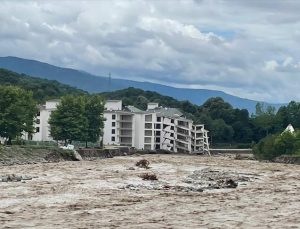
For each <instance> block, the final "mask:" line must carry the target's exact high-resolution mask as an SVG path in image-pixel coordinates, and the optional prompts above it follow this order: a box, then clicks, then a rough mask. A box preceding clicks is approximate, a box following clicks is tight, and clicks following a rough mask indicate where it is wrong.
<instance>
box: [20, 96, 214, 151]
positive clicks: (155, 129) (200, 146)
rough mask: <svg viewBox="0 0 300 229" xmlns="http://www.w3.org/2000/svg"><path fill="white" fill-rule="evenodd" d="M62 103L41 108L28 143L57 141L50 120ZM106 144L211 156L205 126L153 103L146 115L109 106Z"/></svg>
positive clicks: (118, 104)
mask: <svg viewBox="0 0 300 229" xmlns="http://www.w3.org/2000/svg"><path fill="white" fill-rule="evenodd" d="M59 102H60V100H49V101H47V102H46V103H45V104H44V105H42V106H40V107H39V113H38V115H37V117H36V121H37V122H36V124H35V129H36V131H35V133H34V134H32V135H31V136H28V135H27V134H25V136H24V138H25V140H33V141H53V138H52V137H51V136H50V126H49V123H48V122H49V118H50V115H51V112H52V111H54V110H55V109H56V107H57V105H58V104H59ZM104 118H105V119H106V120H105V122H104V129H103V144H104V145H106V146H129V147H134V148H136V149H145V150H155V149H164V150H170V151H174V152H189V153H192V152H207V153H209V143H208V131H207V130H205V129H204V125H203V124H201V125H195V124H193V121H192V120H189V119H186V118H185V117H184V116H183V114H182V113H181V112H180V111H179V110H178V109H176V108H162V107H159V104H158V103H149V104H148V108H147V110H146V111H142V110H140V109H138V108H136V107H134V106H127V107H125V108H124V109H123V106H122V101H121V100H108V101H107V102H106V104H105V111H104Z"/></svg>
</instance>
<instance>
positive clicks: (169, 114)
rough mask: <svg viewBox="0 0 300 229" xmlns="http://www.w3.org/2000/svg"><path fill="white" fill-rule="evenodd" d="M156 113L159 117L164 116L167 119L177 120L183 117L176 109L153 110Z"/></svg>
mask: <svg viewBox="0 0 300 229" xmlns="http://www.w3.org/2000/svg"><path fill="white" fill-rule="evenodd" d="M155 112H156V113H159V114H160V116H165V117H169V118H179V117H181V116H183V113H182V112H181V111H180V110H178V109H177V108H159V109H155Z"/></svg>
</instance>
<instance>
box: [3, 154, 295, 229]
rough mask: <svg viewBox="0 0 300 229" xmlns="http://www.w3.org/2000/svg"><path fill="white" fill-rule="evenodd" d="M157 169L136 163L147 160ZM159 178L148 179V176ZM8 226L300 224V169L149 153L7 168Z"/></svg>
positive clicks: (5, 207)
mask: <svg viewBox="0 0 300 229" xmlns="http://www.w3.org/2000/svg"><path fill="white" fill-rule="evenodd" d="M143 158H145V159H147V160H148V161H149V162H150V165H149V167H150V168H149V169H146V168H140V167H137V166H135V164H136V162H137V161H138V160H140V159H143ZM145 173H149V174H155V175H156V177H157V180H143V179H142V178H141V174H145ZM6 174H17V175H18V176H21V177H24V176H25V177H34V179H31V180H29V179H28V180H24V181H23V182H0V225H1V226H0V227H1V228H30V227H32V228H117V227H121V228H299V227H300V217H299V215H300V176H299V174H300V166H298V165H287V164H276V163H261V162H257V161H252V160H251V161H250V160H233V159H232V158H228V157H211V158H209V157H200V156H183V155H178V156H177V155H144V156H127V157H115V158H110V159H102V160H96V161H79V162H71V161H68V162H60V163H49V164H30V165H14V166H2V167H0V176H2V177H3V176H5V175H6Z"/></svg>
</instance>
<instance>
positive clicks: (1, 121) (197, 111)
mask: <svg viewBox="0 0 300 229" xmlns="http://www.w3.org/2000/svg"><path fill="white" fill-rule="evenodd" d="M0 84H1V90H0V93H1V96H0V137H4V138H6V139H8V144H11V143H12V140H14V139H18V138H20V137H21V135H22V133H23V132H28V133H29V134H30V133H31V134H32V133H34V128H33V126H34V120H35V115H36V113H37V109H36V105H37V104H38V103H41V102H44V101H45V100H47V99H50V98H61V104H60V105H59V106H58V109H57V110H56V111H55V112H53V114H52V115H51V118H50V125H51V135H52V136H53V137H54V139H55V140H63V141H65V142H72V141H82V142H85V143H86V145H87V142H95V141H97V139H99V136H100V135H101V134H102V133H101V129H102V128H103V115H102V114H103V110H104V108H103V105H104V99H122V100H123V104H124V106H126V105H134V106H136V107H138V108H140V109H145V108H146V106H147V103H148V102H158V103H159V104H160V105H161V106H165V107H176V108H179V109H180V110H181V111H182V112H183V113H184V114H185V115H186V116H187V118H191V119H193V120H194V121H195V122H196V123H204V124H205V125H206V128H207V129H208V130H209V131H210V138H211V140H212V142H213V146H218V145H220V144H225V145H226V146H227V147H228V146H229V145H233V146H234V147H240V148H243V147H252V146H254V145H255V144H257V143H258V144H257V145H256V146H255V147H254V149H255V150H254V152H255V154H256V155H257V157H259V158H262V159H272V158H274V157H276V156H278V155H281V154H298V152H299V150H298V148H299V144H298V143H297V142H298V140H297V139H298V137H297V136H298V134H296V135H295V136H288V137H286V134H285V135H283V136H282V135H280V134H278V133H281V132H282V131H283V130H284V128H285V127H286V126H287V125H288V124H292V125H293V126H294V127H295V128H296V129H297V128H300V103H297V102H294V101H292V102H290V103H289V104H288V105H286V106H282V107H281V108H279V110H278V111H277V112H276V111H275V109H274V108H273V107H271V106H265V105H264V104H263V103H258V104H257V106H256V113H255V114H249V112H248V111H247V110H246V109H237V108H233V107H232V106H231V105H230V104H229V103H227V102H225V101H224V100H223V99H222V98H220V97H216V98H210V99H208V100H207V101H206V102H205V103H204V104H203V105H201V106H198V105H195V104H192V103H190V102H189V101H178V100H176V99H174V98H172V97H168V96H163V95H160V94H158V93H156V92H151V91H143V90H141V89H135V88H128V89H124V90H119V91H115V92H107V93H100V94H88V93H86V92H84V91H82V90H79V89H76V88H73V87H70V86H67V85H63V84H60V83H58V82H57V81H50V80H45V79H39V78H35V77H30V76H27V75H24V74H18V73H14V72H11V71H8V70H5V69H0ZM287 139H291V140H287ZM282 144H283V145H284V144H286V145H285V147H287V146H288V147H287V149H288V150H283V148H285V147H281V145H282ZM290 144H291V145H292V146H291V145H290ZM268 146H272V147H273V148H272V147H268ZM290 148H292V150H290Z"/></svg>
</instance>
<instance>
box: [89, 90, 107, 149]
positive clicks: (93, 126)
mask: <svg viewBox="0 0 300 229" xmlns="http://www.w3.org/2000/svg"><path fill="white" fill-rule="evenodd" d="M103 111H104V100H103V98H102V97H101V96H100V95H90V96H86V101H85V116H86V118H87V122H88V124H87V129H86V134H85V137H86V139H85V142H86V147H87V142H97V141H98V140H99V137H100V136H101V135H102V129H103V127H104V117H103Z"/></svg>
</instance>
